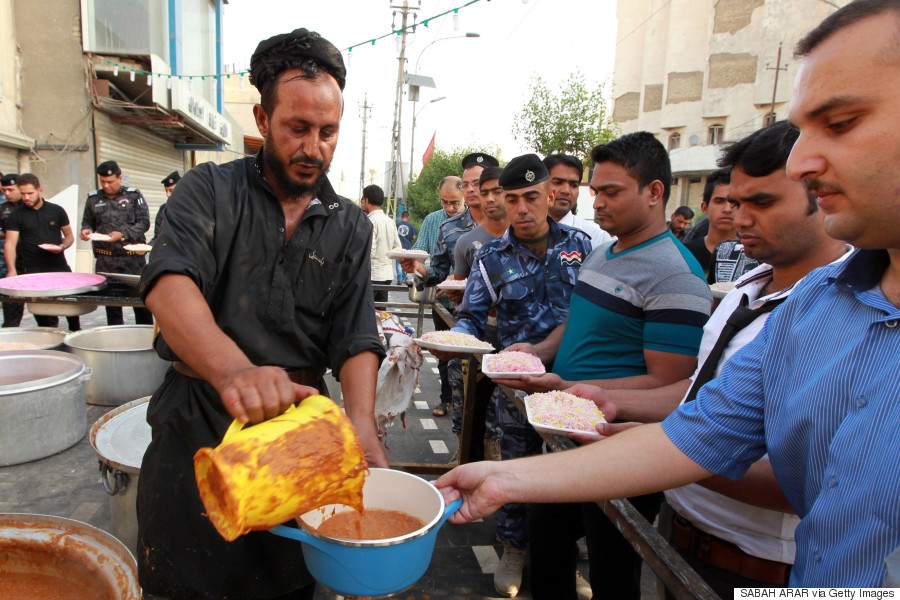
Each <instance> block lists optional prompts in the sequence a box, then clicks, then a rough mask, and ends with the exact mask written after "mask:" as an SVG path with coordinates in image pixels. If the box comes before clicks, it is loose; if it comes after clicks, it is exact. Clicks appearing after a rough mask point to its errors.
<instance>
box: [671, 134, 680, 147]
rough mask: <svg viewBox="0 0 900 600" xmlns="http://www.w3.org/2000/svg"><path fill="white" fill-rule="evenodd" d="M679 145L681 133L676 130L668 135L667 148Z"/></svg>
mask: <svg viewBox="0 0 900 600" xmlns="http://www.w3.org/2000/svg"><path fill="white" fill-rule="evenodd" d="M680 147H681V134H680V133H678V132H677V131H676V132H675V133H673V134H670V135H669V150H674V149H676V148H680Z"/></svg>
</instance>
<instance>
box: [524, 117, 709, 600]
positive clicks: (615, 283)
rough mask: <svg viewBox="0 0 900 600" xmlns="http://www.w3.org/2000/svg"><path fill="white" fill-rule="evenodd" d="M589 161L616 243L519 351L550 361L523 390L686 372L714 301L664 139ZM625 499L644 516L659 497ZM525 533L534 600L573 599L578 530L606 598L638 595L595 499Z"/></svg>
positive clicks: (619, 143)
mask: <svg viewBox="0 0 900 600" xmlns="http://www.w3.org/2000/svg"><path fill="white" fill-rule="evenodd" d="M591 158H592V159H593V161H594V164H595V166H594V172H593V177H592V178H591V192H592V193H593V194H594V209H595V211H596V216H597V220H598V221H599V222H600V226H601V227H602V228H603V229H604V230H605V231H607V232H609V233H610V234H611V235H614V236H617V237H618V240H616V241H612V242H608V243H606V244H603V245H601V246H600V247H599V248H595V249H594V251H593V252H592V253H591V254H590V256H588V258H587V260H585V262H584V266H583V267H582V268H581V271H580V273H579V275H578V283H577V284H576V286H575V290H574V291H573V293H572V300H571V304H570V306H569V317H568V320H567V321H566V323H565V324H564V325H563V326H562V327H560V328H558V330H557V331H556V332H554V334H551V336H550V337H549V338H547V340H545V341H544V342H542V343H540V344H537V345H535V346H527V345H522V347H520V348H518V349H521V350H528V351H532V352H535V353H537V354H538V355H539V356H541V358H542V359H544V360H545V362H547V363H548V364H549V363H550V362H552V363H553V373H551V374H548V375H546V376H542V377H537V378H528V380H527V383H526V384H525V386H521V385H517V384H516V382H512V381H510V382H508V383H509V384H510V385H517V387H525V388H528V389H529V391H545V390H548V389H563V388H564V387H567V385H568V384H565V383H564V382H565V381H573V382H574V381H593V382H596V383H597V384H598V385H602V386H603V387H604V388H608V389H616V388H632V389H634V388H644V389H647V388H655V387H659V386H661V385H668V384H670V383H674V382H675V381H678V380H680V379H683V378H685V377H688V376H690V374H691V373H693V371H694V366H695V364H696V358H697V352H698V350H699V347H700V339H701V337H702V335H703V325H704V324H705V323H706V319H707V318H708V316H709V312H710V308H711V306H712V296H711V293H710V290H709V286H708V285H707V284H706V282H705V280H704V278H703V270H702V269H701V268H700V265H699V264H697V261H696V260H695V259H694V257H693V256H691V254H690V252H688V251H687V250H686V249H685V247H684V246H683V245H681V244H680V243H679V242H678V241H677V239H676V238H675V236H674V235H673V234H672V232H671V230H670V229H669V227H668V226H667V225H666V213H665V205H666V200H667V199H668V197H669V189H670V182H671V181H672V173H671V167H670V165H669V157H668V155H667V153H666V149H665V148H664V147H663V145H662V144H661V143H660V142H659V141H658V140H657V139H656V138H655V137H653V135H652V134H650V133H646V132H638V133H632V134H629V135H626V136H623V137H621V138H619V139H618V140H615V141H614V142H611V143H609V144H606V145H603V146H597V147H596V148H594V150H593V152H592V154H591ZM514 349H516V348H514ZM554 358H555V360H554ZM630 500H631V501H632V503H633V504H634V505H635V508H637V509H638V510H639V511H641V513H642V514H643V515H644V516H645V517H646V518H647V519H648V520H650V521H652V520H653V519H654V517H655V516H656V513H657V512H658V511H659V505H660V502H661V500H662V495H661V494H650V495H647V496H639V497H636V498H631V499H630ZM529 530H530V531H531V532H532V533H531V535H532V540H531V577H532V589H533V593H534V597H535V600H539V599H540V598H553V597H557V598H558V597H569V596H567V595H566V594H565V593H563V594H562V595H559V593H560V590H564V589H568V590H570V591H572V592H573V593H572V596H571V597H574V586H575V553H574V547H575V540H577V539H578V538H579V537H581V535H582V534H583V535H585V537H586V539H587V544H588V556H589V560H590V579H591V584H592V588H593V589H594V590H595V591H599V590H601V589H602V590H603V592H604V594H609V597H610V598H623V599H628V598H637V597H639V596H640V566H641V560H640V557H638V556H637V554H636V553H635V552H634V551H633V550H632V549H631V546H630V545H629V544H628V542H627V541H625V540H624V539H623V538H622V537H621V536H620V535H619V534H618V532H617V531H616V528H615V526H614V525H613V524H612V523H611V522H610V521H609V520H608V519H607V518H606V517H604V516H603V514H602V513H601V512H600V509H599V508H598V507H597V505H596V504H593V503H589V504H582V505H577V504H546V505H535V507H534V508H533V510H532V511H531V517H530V524H529ZM582 532H583V533H582ZM601 586H602V587H601Z"/></svg>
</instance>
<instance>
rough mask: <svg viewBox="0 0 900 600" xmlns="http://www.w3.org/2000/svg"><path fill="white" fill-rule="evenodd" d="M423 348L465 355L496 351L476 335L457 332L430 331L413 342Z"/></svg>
mask: <svg viewBox="0 0 900 600" xmlns="http://www.w3.org/2000/svg"><path fill="white" fill-rule="evenodd" d="M413 341H414V342H415V343H417V344H418V345H419V346H421V347H422V348H426V349H428V350H439V351H442V352H457V353H464V354H488V353H489V352H493V351H494V347H493V346H492V345H490V344H489V343H487V342H482V341H481V340H479V339H478V338H477V337H475V336H474V335H469V334H468V333H458V332H456V331H429V332H428V333H426V334H424V335H423V336H422V337H418V338H415V339H414V340H413Z"/></svg>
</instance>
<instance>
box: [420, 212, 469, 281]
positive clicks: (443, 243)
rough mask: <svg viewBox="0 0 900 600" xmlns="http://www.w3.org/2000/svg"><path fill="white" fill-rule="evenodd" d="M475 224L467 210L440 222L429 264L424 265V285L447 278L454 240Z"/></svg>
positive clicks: (451, 268) (453, 249) (451, 264)
mask: <svg viewBox="0 0 900 600" xmlns="http://www.w3.org/2000/svg"><path fill="white" fill-rule="evenodd" d="M476 226H477V224H476V223H475V219H473V218H472V213H470V212H469V211H468V210H466V211H464V212H461V213H460V214H458V215H455V216H453V217H450V218H449V219H447V220H446V221H444V222H443V223H441V228H440V232H439V233H438V238H437V242H436V243H435V245H434V252H432V253H431V264H430V265H427V266H426V267H425V277H424V278H423V279H422V281H424V283H425V285H427V286H433V285H437V284H438V283H440V282H442V281H444V280H445V279H447V276H448V275H450V274H451V273H452V272H453V267H454V264H453V258H454V251H455V250H456V242H457V241H458V240H459V238H460V237H462V235H463V234H464V233H468V232H470V231H472V230H473V229H475V227H476Z"/></svg>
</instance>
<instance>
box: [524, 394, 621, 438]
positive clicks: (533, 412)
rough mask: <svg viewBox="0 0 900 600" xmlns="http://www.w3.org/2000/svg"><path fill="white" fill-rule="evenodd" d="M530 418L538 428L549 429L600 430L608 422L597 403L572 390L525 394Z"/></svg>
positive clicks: (560, 430)
mask: <svg viewBox="0 0 900 600" xmlns="http://www.w3.org/2000/svg"><path fill="white" fill-rule="evenodd" d="M525 413H526V415H527V416H528V422H529V423H531V426H532V427H534V428H535V429H536V430H537V431H545V432H548V433H559V434H566V433H596V427H597V425H598V424H600V423H606V419H605V418H604V417H603V413H602V412H600V409H599V408H597V405H596V404H594V403H593V402H592V401H590V400H588V399H587V398H579V397H578V396H575V395H573V394H569V393H568V392H545V393H542V394H531V395H530V396H525Z"/></svg>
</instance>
